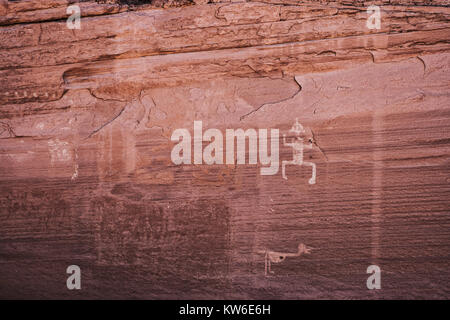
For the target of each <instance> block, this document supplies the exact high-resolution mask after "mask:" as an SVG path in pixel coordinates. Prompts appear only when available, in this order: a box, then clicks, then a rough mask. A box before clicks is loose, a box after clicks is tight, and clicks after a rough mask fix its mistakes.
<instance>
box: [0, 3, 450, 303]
mask: <svg viewBox="0 0 450 320" xmlns="http://www.w3.org/2000/svg"><path fill="white" fill-rule="evenodd" d="M72 2H73V1H67V0H45V1H39V2H35V1H4V0H3V1H1V2H0V105H1V106H0V221H1V223H0V256H1V259H0V297H2V298H98V297H101V298H287V299H298V298H449V297H450V292H449V289H448V287H449V286H450V271H449V258H450V229H449V227H450V216H449V211H450V176H449V169H450V163H449V151H450V104H449V101H450V99H449V94H450V78H449V75H448V74H449V70H450V68H449V64H450V43H449V39H450V21H449V17H450V8H449V1H447V0H440V1H439V0H435V1H431V0H430V1H427V0H411V1H409V0H408V1H370V2H368V1H350V0H347V1H344V0H342V1H339V0H338V1H295V0H266V1H239V2H236V1H216V0H214V1H134V2H133V1H81V2H80V3H79V7H80V8H81V21H80V22H81V29H69V28H68V27H67V25H66V20H67V17H68V14H67V12H66V9H67V7H68V6H69V5H70V4H71V3H72ZM372 4H375V5H380V6H381V28H380V29H369V28H367V25H366V22H367V19H368V14H367V12H366V9H367V7H368V6H369V5H372ZM296 118H297V119H298V121H299V122H300V123H301V124H302V125H303V127H304V128H305V135H304V141H305V143H311V145H312V149H305V151H304V159H305V161H308V162H312V163H314V164H315V165H316V170H317V176H316V181H315V183H314V184H309V183H308V180H309V179H310V178H311V167H309V166H305V165H303V166H296V165H291V166H287V167H286V177H287V179H283V177H282V168H281V164H282V161H287V160H291V159H292V152H293V151H292V150H293V149H292V147H289V146H285V145H284V144H283V141H282V140H283V139H282V135H283V134H286V135H287V139H288V141H291V139H292V138H293V132H292V131H290V129H291V127H292V125H293V124H294V122H295V119H296ZM194 121H202V125H203V132H204V131H206V130H207V129H210V128H214V129H217V130H219V131H220V132H222V133H223V137H224V140H225V132H226V130H227V129H238V128H242V129H252V128H254V129H271V128H272V129H274V128H276V129H279V132H280V137H279V138H280V139H279V143H280V155H279V159H280V164H279V165H280V167H279V171H278V173H277V174H275V175H261V174H260V169H261V167H264V165H261V163H260V162H259V161H258V162H257V163H256V164H248V161H247V162H246V163H247V164H238V163H233V164H230V163H228V164H227V163H224V164H213V165H207V164H204V163H203V164H201V165H200V164H197V165H194V164H191V165H189V164H182V165H176V164H174V162H173V161H172V159H171V152H172V149H173V148H174V146H175V145H176V144H177V142H176V141H172V140H171V137H172V134H173V132H174V131H175V130H177V129H180V128H186V129H188V130H189V131H190V132H191V133H192V138H194V131H193V128H194ZM259 138H260V140H261V136H259ZM262 140H264V139H262ZM269 140H270V139H269ZM203 144H204V146H206V145H208V142H204V143H203ZM224 149H225V142H224ZM269 150H270V148H269ZM192 152H193V153H194V150H192ZM250 153H251V152H250ZM224 156H225V155H224ZM247 156H248V157H250V156H251V155H250V154H248V155H247ZM192 157H194V154H192ZM248 157H247V158H248ZM224 162H225V161H224ZM299 243H305V244H307V245H309V246H311V247H314V248H315V250H313V251H312V253H311V254H309V255H302V256H300V257H292V258H289V259H286V260H285V261H282V262H281V263H279V264H272V271H273V272H274V273H273V274H271V273H269V274H268V275H265V269H264V255H263V254H261V251H265V250H275V251H279V252H295V251H296V250H297V245H298V244H299ZM372 264H375V265H378V266H380V268H381V270H382V289H381V290H368V289H367V287H366V279H367V277H368V276H369V275H368V274H366V269H367V267H368V266H369V265H372ZM69 265H78V266H80V268H81V270H82V290H78V291H77V290H73V291H69V290H68V289H67V288H66V278H67V277H68V275H67V274H66V268H67V266H69Z"/></svg>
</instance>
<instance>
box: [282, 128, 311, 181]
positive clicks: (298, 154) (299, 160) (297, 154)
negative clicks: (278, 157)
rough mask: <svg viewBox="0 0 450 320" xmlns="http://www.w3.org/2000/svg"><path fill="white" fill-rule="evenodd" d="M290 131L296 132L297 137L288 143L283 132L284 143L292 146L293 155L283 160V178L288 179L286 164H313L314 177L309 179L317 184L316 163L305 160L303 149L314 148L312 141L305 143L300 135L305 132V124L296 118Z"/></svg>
mask: <svg viewBox="0 0 450 320" xmlns="http://www.w3.org/2000/svg"><path fill="white" fill-rule="evenodd" d="M289 132H293V133H294V134H295V138H294V139H293V142H291V143H286V135H285V134H283V144H284V145H285V146H288V147H291V148H292V156H293V159H292V160H290V161H283V162H282V164H281V173H282V176H283V179H286V180H287V177H286V166H287V165H296V166H311V167H312V177H311V179H309V184H315V183H316V164H315V163H313V162H308V161H303V149H304V148H307V149H312V143H310V144H304V143H303V138H302V137H301V136H300V135H301V134H303V133H305V129H304V128H303V126H302V125H301V124H300V123H298V119H295V124H294V125H293V126H292V128H291V130H289Z"/></svg>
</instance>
